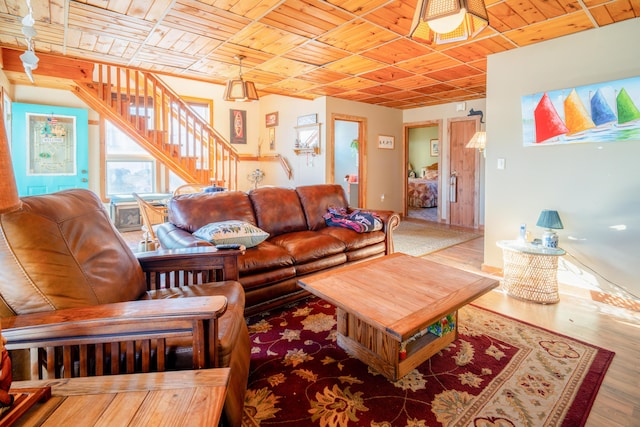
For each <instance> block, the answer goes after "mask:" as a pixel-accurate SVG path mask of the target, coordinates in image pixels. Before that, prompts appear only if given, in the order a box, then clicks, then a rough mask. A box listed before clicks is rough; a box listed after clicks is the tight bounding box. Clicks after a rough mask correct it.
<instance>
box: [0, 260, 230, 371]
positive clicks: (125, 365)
mask: <svg viewBox="0 0 640 427" xmlns="http://www.w3.org/2000/svg"><path fill="white" fill-rule="evenodd" d="M240 253H242V251H217V250H216V249H215V248H193V249H180V250H159V251H154V252H145V253H141V254H138V259H139V261H140V264H141V266H142V269H143V271H144V272H145V275H146V281H147V286H148V289H149V290H153V289H163V288H169V287H172V286H179V285H195V284H199V283H208V282H211V281H222V280H237V278H238V268H237V256H238V255H239V254H240ZM226 308H227V299H226V298H225V297H224V296H207V297H191V298H181V299H175V298H173V299H157V300H139V301H128V302H121V303H113V304H103V305H98V306H90V307H80V308H72V309H65V310H55V311H49V312H40V313H32V314H23V315H18V316H14V317H7V318H4V319H2V335H3V336H4V337H6V338H7V344H6V347H7V349H8V350H25V349H26V350H29V352H30V364H31V366H30V375H31V377H30V378H25V379H32V380H33V379H47V378H61V377H64V378H71V377H75V376H94V375H96V376H99V375H108V374H122V373H134V372H149V371H164V370H166V369H168V368H170V366H169V365H168V364H167V361H166V360H165V350H166V348H167V343H168V342H171V341H172V340H174V341H175V340H176V339H179V340H180V342H190V347H191V350H192V353H193V366H192V368H193V369H200V368H215V367H217V360H218V355H217V349H218V342H217V340H218V338H217V337H218V318H219V317H220V316H222V315H223V313H224V312H225V311H226Z"/></svg>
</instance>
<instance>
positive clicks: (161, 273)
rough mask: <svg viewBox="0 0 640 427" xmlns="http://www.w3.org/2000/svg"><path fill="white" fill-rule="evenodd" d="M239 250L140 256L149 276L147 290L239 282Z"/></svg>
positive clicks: (207, 249)
mask: <svg viewBox="0 0 640 427" xmlns="http://www.w3.org/2000/svg"><path fill="white" fill-rule="evenodd" d="M244 251H245V249H244V247H242V248H241V249H238V250H233V249H225V250H218V249H216V248H215V247H213V246H206V247H191V248H180V249H159V250H157V251H151V252H139V253H137V254H136V257H137V258H138V261H139V262H140V265H141V267H142V271H143V272H144V273H145V276H146V281H147V290H155V289H162V288H168V287H174V286H187V285H195V284H199V283H209V282H221V281H224V280H238V277H239V272H238V256H239V255H242V254H243V253H244Z"/></svg>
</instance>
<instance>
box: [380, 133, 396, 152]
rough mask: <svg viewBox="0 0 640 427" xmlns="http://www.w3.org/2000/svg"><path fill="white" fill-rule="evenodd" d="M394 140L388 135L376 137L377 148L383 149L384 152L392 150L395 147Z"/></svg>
mask: <svg viewBox="0 0 640 427" xmlns="http://www.w3.org/2000/svg"><path fill="white" fill-rule="evenodd" d="M395 142H396V139H395V137H393V136H389V135H378V148H383V149H385V150H393V148H394V147H395V145H396V144H395Z"/></svg>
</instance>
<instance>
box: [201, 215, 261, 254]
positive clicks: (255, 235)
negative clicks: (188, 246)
mask: <svg viewBox="0 0 640 427" xmlns="http://www.w3.org/2000/svg"><path fill="white" fill-rule="evenodd" d="M193 235H194V236H196V237H197V238H199V239H202V240H206V241H208V242H211V243H213V244H214V245H223V244H228V243H236V244H239V245H244V246H245V247H246V248H252V247H254V246H257V245H258V244H260V243H262V242H263V241H264V240H265V239H266V238H267V237H269V233H267V232H266V231H263V230H261V229H259V228H258V227H256V226H255V225H253V224H250V223H248V222H245V221H238V220H229V221H221V222H212V223H209V224H207V225H205V226H203V227H200V228H199V229H197V230H196V231H195V233H193Z"/></svg>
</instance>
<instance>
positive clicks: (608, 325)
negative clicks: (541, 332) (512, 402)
mask: <svg viewBox="0 0 640 427" xmlns="http://www.w3.org/2000/svg"><path fill="white" fill-rule="evenodd" d="M483 248H484V239H483V238H478V239H474V240H471V241H468V242H465V243H461V244H459V245H456V246H453V247H450V248H447V249H443V250H441V251H439V252H435V253H432V254H429V255H427V256H425V258H427V259H430V260H432V261H436V262H440V263H443V264H447V265H451V266H454V267H458V268H461V269H463V270H468V271H473V272H475V273H478V274H482V275H488V276H491V274H489V273H486V272H483V271H482V270H481V265H482V262H483V259H484V254H483V251H484V249H483ZM587 295H588V294H587ZM474 304H476V305H478V306H481V307H485V308H488V309H491V310H494V311H497V312H499V313H503V314H505V315H508V316H511V317H513V318H516V319H520V320H523V321H525V322H529V323H532V324H535V325H538V326H541V327H543V328H546V329H549V330H552V331H555V332H558V333H560V334H564V335H567V336H570V337H572V338H575V339H579V340H582V341H585V342H587V343H590V344H593V345H596V346H599V347H603V348H606V349H608V350H611V351H614V352H615V353H616V355H615V357H614V359H613V362H612V363H611V366H610V367H609V370H608V371H607V375H606V376H605V378H604V381H603V383H602V386H601V387H600V391H599V393H598V396H597V398H596V400H595V402H594V404H593V408H592V410H591V413H590V415H589V418H588V420H587V424H586V425H587V426H588V427H601V426H607V427H616V426H621V427H622V426H624V427H632V426H640V387H639V386H638V385H639V384H640V313H638V312H637V311H632V310H628V309H624V308H619V307H614V306H611V305H608V304H604V303H601V302H597V301H593V300H591V299H590V298H588V297H582V296H579V295H576V292H575V290H574V289H570V288H569V287H565V286H563V285H562V284H561V285H560V302H559V303H558V304H550V305H542V304H536V303H532V302H526V301H520V300H517V299H515V298H512V297H509V296H507V295H506V294H505V293H504V292H503V291H502V290H500V289H499V288H498V289H497V290H493V291H491V292H489V293H488V294H486V295H484V296H482V297H480V298H479V299H477V300H476V301H475V302H474Z"/></svg>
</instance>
